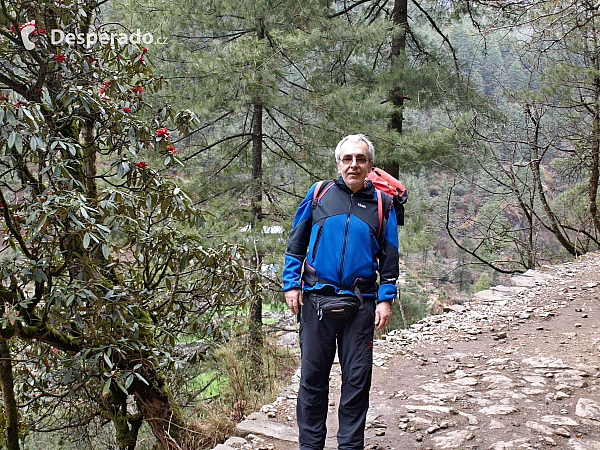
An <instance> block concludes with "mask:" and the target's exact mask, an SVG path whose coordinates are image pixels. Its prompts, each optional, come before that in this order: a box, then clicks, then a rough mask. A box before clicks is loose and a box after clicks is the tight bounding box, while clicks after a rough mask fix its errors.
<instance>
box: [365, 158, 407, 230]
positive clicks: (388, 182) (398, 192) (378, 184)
mask: <svg viewBox="0 0 600 450" xmlns="http://www.w3.org/2000/svg"><path fill="white" fill-rule="evenodd" d="M367 180H371V182H372V183H373V185H374V186H375V188H376V189H377V190H378V191H379V190H380V191H383V192H385V193H386V194H389V195H390V196H391V197H392V201H393V204H394V209H395V211H396V221H397V222H398V226H403V225H404V204H405V203H406V200H408V191H407V190H406V188H405V187H404V185H403V184H402V183H401V182H400V181H398V180H396V178H394V177H393V176H391V175H390V174H389V173H387V172H386V171H385V170H383V169H380V168H378V167H373V170H372V171H371V172H369V174H368V175H367Z"/></svg>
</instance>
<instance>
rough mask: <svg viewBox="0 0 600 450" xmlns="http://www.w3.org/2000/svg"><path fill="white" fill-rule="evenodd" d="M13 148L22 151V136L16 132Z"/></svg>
mask: <svg viewBox="0 0 600 450" xmlns="http://www.w3.org/2000/svg"><path fill="white" fill-rule="evenodd" d="M15 148H16V149H17V152H19V153H23V137H22V136H21V135H20V134H19V133H17V136H16V138H15Z"/></svg>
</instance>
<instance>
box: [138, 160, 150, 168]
mask: <svg viewBox="0 0 600 450" xmlns="http://www.w3.org/2000/svg"><path fill="white" fill-rule="evenodd" d="M136 166H138V167H139V168H140V169H143V168H144V167H148V163H146V161H140V162H139V163H137V164H136Z"/></svg>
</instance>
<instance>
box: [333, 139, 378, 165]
mask: <svg viewBox="0 0 600 450" xmlns="http://www.w3.org/2000/svg"><path fill="white" fill-rule="evenodd" d="M346 141H350V142H355V143H358V142H364V143H365V144H367V147H368V148H369V159H370V160H371V161H372V162H375V147H373V143H372V142H371V141H370V140H369V138H368V137H366V136H365V135H364V134H349V135H348V136H346V137H345V138H343V139H342V140H341V141H340V142H338V145H337V146H336V147H335V160H336V161H338V162H339V160H340V148H341V147H342V145H344V143H345V142H346Z"/></svg>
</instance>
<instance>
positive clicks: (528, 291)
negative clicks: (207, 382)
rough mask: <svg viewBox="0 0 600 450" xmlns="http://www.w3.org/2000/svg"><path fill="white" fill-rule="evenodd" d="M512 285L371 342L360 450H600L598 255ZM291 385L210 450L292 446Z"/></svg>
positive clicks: (334, 389) (332, 424)
mask: <svg viewBox="0 0 600 450" xmlns="http://www.w3.org/2000/svg"><path fill="white" fill-rule="evenodd" d="M511 284H512V286H509V287H507V286H497V287H495V288H492V289H491V290H487V291H483V292H480V293H478V294H477V295H476V296H475V297H474V298H473V299H472V300H471V301H470V302H469V303H467V304H465V305H455V306H453V307H450V308H447V309H448V310H447V312H446V313H444V314H441V315H437V316H430V317H427V318H426V319H424V320H422V321H421V322H420V323H418V324H415V325H413V326H412V327H411V328H410V329H409V330H401V331H400V330H396V331H395V332H393V333H390V334H389V335H386V336H384V339H381V340H379V341H377V342H376V343H375V344H374V348H375V362H374V364H375V367H374V378H373V387H372V390H371V407H370V410H369V414H368V420H367V430H366V448H367V449H389V450H392V449H395V450H404V449H493V450H501V449H544V448H559V449H574V450H579V449H581V450H588V449H589V450H591V449H594V450H595V449H598V450H600V389H599V388H600V371H599V370H600V322H599V320H600V253H593V254H590V255H586V256H584V257H582V258H579V259H577V260H576V261H574V262H570V263H566V264H562V265H558V266H552V267H545V268H543V269H542V270H540V271H529V272H528V273H526V274H525V275H523V276H518V277H514V278H512V280H511ZM297 383H298V380H297V375H296V377H295V379H293V380H292V384H291V386H290V387H289V388H288V389H287V390H285V391H284V392H283V393H282V394H281V396H280V397H279V398H278V399H277V400H276V401H275V402H274V403H273V404H270V405H265V406H264V407H263V408H262V409H261V411H260V412H258V413H254V414H252V415H250V416H249V417H248V418H247V419H246V420H245V421H243V422H242V423H240V424H239V426H238V436H240V437H234V438H231V439H230V440H229V441H227V442H226V443H225V444H222V445H220V446H218V447H217V448H216V449H219V450H230V449H238V448H244V449H248V450H250V449H278V450H292V449H297V448H298V444H297V429H296V428H295V400H296V392H297ZM339 385H340V368H339V365H335V366H334V369H333V373H332V377H331V393H330V411H329V420H328V430H329V433H328V438H327V447H326V448H331V449H335V448H337V445H336V441H335V433H336V431H337V425H336V420H337V417H336V409H337V403H338V399H339ZM216 449H215V450H216Z"/></svg>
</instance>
